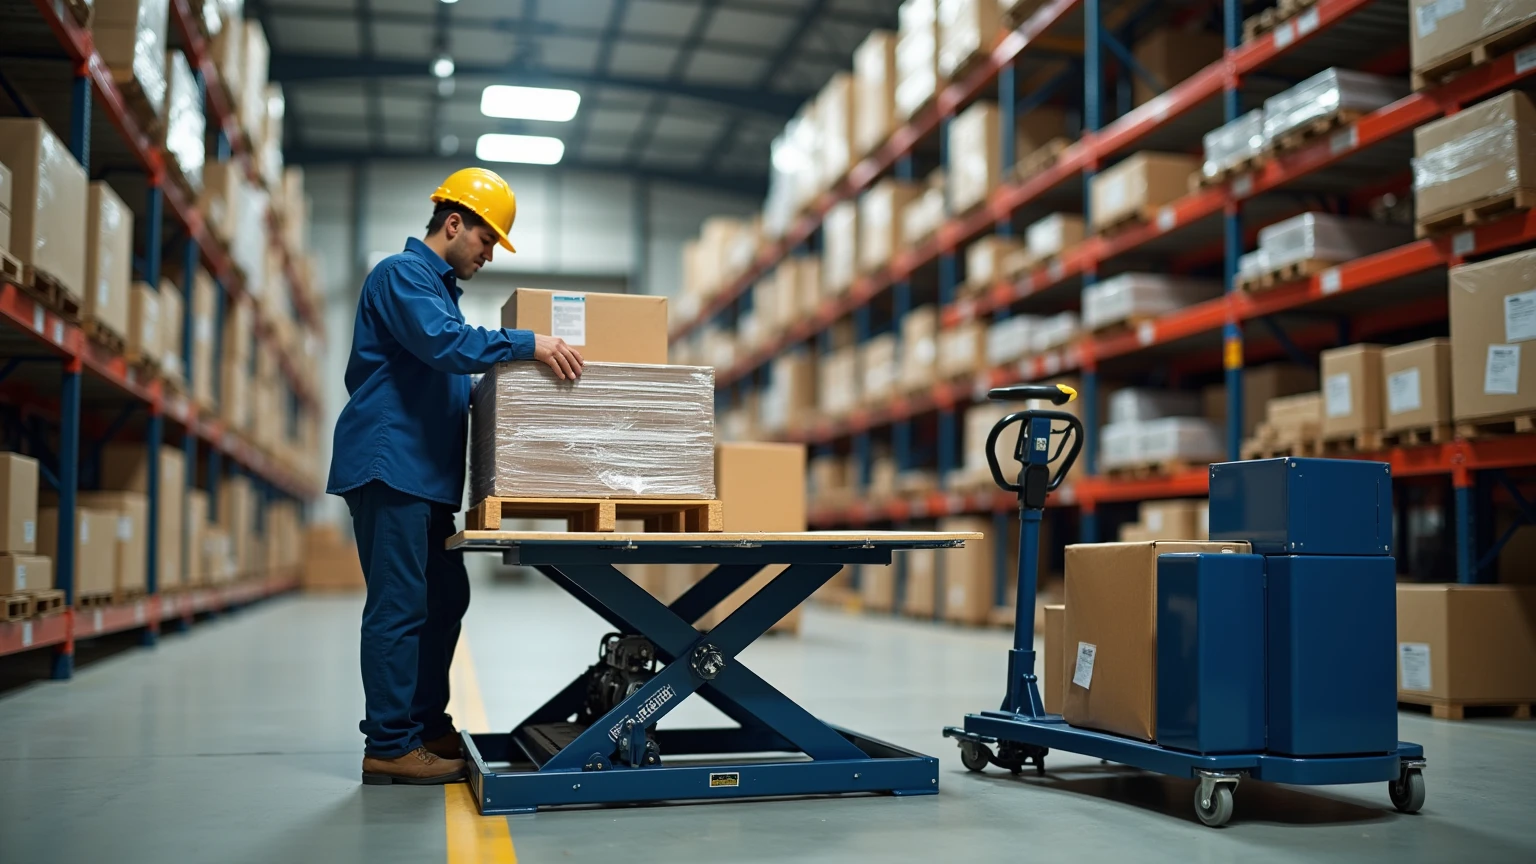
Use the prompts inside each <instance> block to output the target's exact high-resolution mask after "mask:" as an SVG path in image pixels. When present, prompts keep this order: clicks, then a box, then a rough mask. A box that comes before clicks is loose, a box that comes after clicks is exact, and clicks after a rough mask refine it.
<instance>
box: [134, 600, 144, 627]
mask: <svg viewBox="0 0 1536 864" xmlns="http://www.w3.org/2000/svg"><path fill="white" fill-rule="evenodd" d="M133 623H135V624H143V623H144V601H143V600H140V601H139V602H137V603H135V604H133Z"/></svg>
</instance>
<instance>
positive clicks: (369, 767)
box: [363, 747, 464, 786]
mask: <svg viewBox="0 0 1536 864" xmlns="http://www.w3.org/2000/svg"><path fill="white" fill-rule="evenodd" d="M462 779H464V760H462V759H441V758H438V757H437V756H436V755H434V754H433V753H432V752H431V751H429V750H427V748H425V747H417V748H416V749H415V750H412V751H411V752H409V753H407V754H405V755H404V756H396V757H395V758H393V759H380V758H378V757H375V756H366V755H365V756H364V757H363V785H364V786H388V785H389V784H391V783H402V784H405V785H407V786H441V785H443V784H445V783H455V782H457V781H459V780H462Z"/></svg>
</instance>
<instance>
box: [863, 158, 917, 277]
mask: <svg viewBox="0 0 1536 864" xmlns="http://www.w3.org/2000/svg"><path fill="white" fill-rule="evenodd" d="M920 194H922V187H921V186H919V185H918V184H916V183H904V182H902V181H900V180H892V179H889V178H887V179H885V180H881V181H880V182H879V183H876V184H875V186H874V188H872V189H870V190H869V191H868V192H866V193H864V197H862V198H860V199H859V243H858V248H859V272H861V273H873V272H875V271H876V270H879V269H881V268H882V267H884V266H886V265H887V264H889V263H891V259H892V258H894V257H895V255H896V253H897V251H898V250H900V249H901V248H902V244H901V218H900V214H901V212H902V211H903V210H905V209H906V206H907V205H908V204H910V203H911V202H912V201H913V200H914V199H916V198H917V196H918V195H920Z"/></svg>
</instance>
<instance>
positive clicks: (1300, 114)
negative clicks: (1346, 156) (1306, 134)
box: [1264, 68, 1408, 141]
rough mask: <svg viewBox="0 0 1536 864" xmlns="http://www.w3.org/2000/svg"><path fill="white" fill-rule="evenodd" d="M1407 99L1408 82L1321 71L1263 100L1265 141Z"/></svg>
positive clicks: (1339, 71)
mask: <svg viewBox="0 0 1536 864" xmlns="http://www.w3.org/2000/svg"><path fill="white" fill-rule="evenodd" d="M1407 95H1408V82H1406V81H1403V80H1400V79H1397V78H1384V77H1382V76H1380V75H1371V74H1369V73H1366V72H1355V71H1353V70H1350V69H1338V68H1334V69H1324V70H1323V71H1322V72H1319V73H1317V74H1316V75H1313V76H1312V77H1311V78H1308V79H1307V80H1305V81H1303V82H1301V83H1300V84H1297V85H1296V86H1295V87H1292V88H1291V89H1289V90H1287V91H1285V92H1284V93H1280V94H1278V95H1275V96H1271V97H1269V98H1268V99H1265V100H1264V138H1265V140H1268V141H1273V140H1275V139H1276V138H1278V137H1280V136H1281V135H1284V134H1285V133H1287V132H1290V131H1291V130H1293V129H1296V128H1299V127H1301V126H1303V125H1305V124H1306V123H1309V122H1311V121H1313V120H1316V119H1317V118H1319V117H1327V116H1328V115H1330V114H1333V113H1335V112H1338V111H1360V112H1366V111H1375V110H1376V109H1378V108H1381V107H1382V106H1384V105H1390V104H1391V103H1393V102H1396V101H1397V100H1398V99H1401V98H1403V97H1404V96H1407Z"/></svg>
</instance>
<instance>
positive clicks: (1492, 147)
mask: <svg viewBox="0 0 1536 864" xmlns="http://www.w3.org/2000/svg"><path fill="white" fill-rule="evenodd" d="M1518 133H1519V129H1518V126H1517V124H1516V123H1515V116H1514V115H1513V114H1511V113H1509V112H1507V111H1500V112H1499V116H1498V118H1497V119H1496V120H1495V121H1494V122H1493V123H1490V124H1489V125H1487V126H1483V127H1481V128H1479V129H1477V130H1476V131H1474V132H1470V133H1468V134H1466V135H1463V136H1461V137H1460V138H1457V139H1455V140H1454V141H1447V142H1446V143H1444V144H1441V145H1440V146H1439V147H1435V148H1432V149H1430V150H1429V151H1427V152H1425V153H1424V155H1422V156H1419V157H1418V158H1416V159H1414V160H1413V188H1414V189H1416V190H1420V191H1422V190H1424V189H1428V188H1430V187H1432V186H1439V185H1442V184H1445V183H1452V182H1455V181H1456V180H1458V179H1460V178H1462V177H1467V176H1470V175H1472V174H1473V173H1476V172H1478V171H1482V170H1483V169H1485V168H1488V167H1490V166H1501V165H1502V167H1503V169H1504V175H1505V184H1504V185H1503V186H1501V187H1500V189H1499V192H1501V193H1502V192H1508V191H1510V190H1512V189H1514V188H1515V184H1516V183H1518V182H1519V181H1520V170H1519V165H1518V164H1517V161H1516V154H1517V152H1518V151H1517V149H1516V147H1517V141H1516V136H1517V134H1518ZM1527 136H1528V137H1532V138H1536V134H1532V133H1529V132H1528V133H1527ZM1531 143H1536V142H1531Z"/></svg>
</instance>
